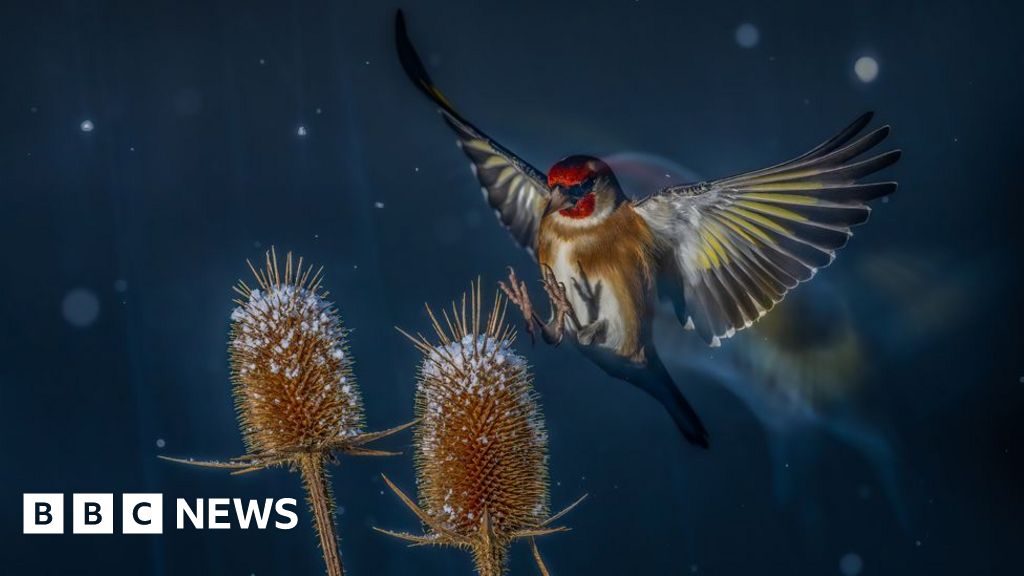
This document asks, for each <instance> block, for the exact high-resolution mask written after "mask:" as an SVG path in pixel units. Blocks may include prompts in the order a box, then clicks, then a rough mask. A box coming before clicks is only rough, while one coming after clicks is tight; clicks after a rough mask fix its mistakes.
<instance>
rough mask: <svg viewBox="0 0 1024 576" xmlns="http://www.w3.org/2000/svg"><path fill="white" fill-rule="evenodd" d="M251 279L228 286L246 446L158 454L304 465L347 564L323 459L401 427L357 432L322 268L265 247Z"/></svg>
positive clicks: (234, 374) (313, 502) (327, 554)
mask: <svg viewBox="0 0 1024 576" xmlns="http://www.w3.org/2000/svg"><path fill="white" fill-rule="evenodd" d="M249 268H250V269H251V270H252V273H253V275H254V276H255V278H256V283H257V286H256V287H255V288H250V287H249V285H248V284H246V283H245V282H244V281H240V282H239V284H238V285H237V286H236V287H235V291H236V292H238V294H239V296H240V298H239V299H236V300H235V303H236V304H237V307H236V308H235V310H234V311H233V312H232V313H231V345H230V356H231V379H232V381H233V382H234V396H235V406H236V409H237V411H238V421H239V425H240V427H241V429H242V434H243V436H244V437H245V443H246V447H247V453H246V455H245V456H242V457H239V458H234V459H232V460H230V461H227V462H217V461H194V460H191V459H189V460H182V459H177V458H165V459H166V460H172V461H175V462H182V463H186V464H193V465H198V466H205V467H212V468H224V469H229V470H233V471H234V472H233V473H234V474H241V473H245V472H252V471H255V470H261V469H263V468H267V467H270V466H288V467H290V468H292V469H298V470H299V472H300V473H301V474H302V478H303V483H304V485H305V488H306V494H307V498H308V500H309V503H310V507H311V509H312V511H313V516H314V521H315V524H316V529H317V534H318V535H319V538H320V547H321V549H322V551H323V554H324V563H325V564H326V566H327V573H328V574H329V575H331V576H341V575H342V574H344V568H343V566H342V562H341V556H340V554H339V552H338V538H337V534H336V532H335V527H334V499H333V497H332V495H331V490H330V486H329V484H328V477H327V468H326V465H327V463H328V462H332V461H334V460H335V456H336V455H337V454H339V453H345V454H352V455H372V456H385V455H392V454H394V453H392V452H384V451H379V450H372V449H368V448H365V447H364V445H365V444H366V443H368V442H372V441H374V440H378V439H380V438H383V437H385V436H389V435H391V434H394V433H396V432H399V431H401V430H403V429H405V428H408V427H409V426H411V425H412V422H410V423H409V424H405V425H403V426H399V427H396V428H392V429H390V430H385V431H383V432H373V433H365V432H363V420H364V418H363V402H362V398H361V396H360V394H359V388H358V387H357V386H356V382H355V378H354V377H353V375H352V359H351V356H350V355H349V353H348V344H347V332H346V330H345V328H344V327H343V326H342V324H341V319H340V318H339V316H338V312H337V310H336V309H335V308H334V305H333V304H332V303H331V302H330V301H328V300H327V296H328V294H327V292H326V291H324V290H323V288H322V287H321V279H322V277H321V273H322V271H323V269H322V268H321V269H319V270H317V271H315V272H314V271H313V268H312V267H304V266H303V263H302V259H301V258H299V259H298V262H297V263H293V260H292V255H291V253H290V252H289V253H288V255H287V256H286V258H285V265H284V269H283V270H282V269H281V268H279V266H278V261H277V254H276V252H275V251H274V249H273V248H272V249H271V250H270V251H269V252H267V254H266V266H265V267H264V268H263V269H261V270H257V269H256V268H255V267H253V266H252V264H251V263H250V264H249Z"/></svg>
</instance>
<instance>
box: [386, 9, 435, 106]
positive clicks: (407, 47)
mask: <svg viewBox="0 0 1024 576" xmlns="http://www.w3.org/2000/svg"><path fill="white" fill-rule="evenodd" d="M395 47H396V48H397V49H398V61H399V62H401V64H402V69H403V70H405V73H406V75H407V76H409V79H410V80H412V81H413V82H414V83H415V84H416V85H417V86H420V87H421V88H422V87H423V86H422V84H427V85H429V84H431V81H430V76H429V75H428V74H427V70H426V68H424V67H423V61H422V60H420V57H419V55H418V54H416V49H415V48H414V47H413V45H412V40H410V39H409V29H408V28H407V27H406V25H405V13H404V12H402V11H401V10H398V11H397V12H395Z"/></svg>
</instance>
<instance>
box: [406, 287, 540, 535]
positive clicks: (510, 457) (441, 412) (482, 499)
mask: <svg viewBox="0 0 1024 576" xmlns="http://www.w3.org/2000/svg"><path fill="white" fill-rule="evenodd" d="M479 298H480V295H479V292H478V291H476V290H474V291H473V293H472V304H471V306H470V310H469V314H470V317H469V318H468V319H467V317H466V314H467V309H466V302H465V297H464V298H463V303H462V309H461V311H459V310H456V309H455V308H454V305H453V317H452V318H450V317H448V314H447V312H446V313H444V318H445V321H446V323H447V325H448V330H447V331H445V330H443V329H442V328H441V327H440V324H438V323H435V328H436V330H437V335H438V338H439V339H440V342H439V343H436V344H431V343H429V342H427V341H426V340H421V341H419V342H418V347H419V348H420V349H421V350H422V351H423V352H424V359H423V361H422V363H421V365H420V371H419V384H418V389H417V395H416V412H417V417H418V418H420V423H419V425H417V427H416V432H415V450H416V464H417V480H418V486H419V497H420V504H421V507H422V508H423V509H424V510H425V511H426V513H427V514H428V515H430V516H431V517H432V518H433V519H435V520H436V521H437V522H438V523H439V524H440V525H441V526H444V527H445V529H447V530H448V531H450V532H452V533H454V534H457V535H460V536H463V537H466V538H471V539H473V538H475V537H477V536H479V535H480V533H481V526H482V525H483V523H484V522H485V518H486V521H489V522H490V524H491V527H492V530H493V537H494V538H497V539H499V540H503V539H507V538H510V537H511V535H512V534H514V533H516V532H518V531H521V530H526V529H532V528H536V527H538V526H540V525H541V524H542V523H543V522H544V521H545V520H546V519H547V517H548V512H549V510H548V509H549V503H548V466H547V433H546V431H545V429H544V421H543V417H542V414H541V410H540V406H539V404H538V401H537V396H536V394H535V392H534V390H533V381H532V376H531V375H530V373H529V370H528V367H527V364H526V360H525V359H523V357H522V356H519V355H518V354H516V352H515V351H514V350H513V349H512V341H513V339H514V333H513V332H512V331H511V330H510V329H509V328H508V327H507V326H506V325H505V324H504V322H503V319H502V318H501V317H500V316H501V312H502V311H501V307H502V305H501V301H500V298H499V299H496V301H495V305H494V308H493V309H492V311H491V315H490V317H489V318H488V319H487V322H486V326H485V327H484V328H483V329H481V326H480V322H481V318H480V309H479V308H480V302H479ZM453 318H454V319H453Z"/></svg>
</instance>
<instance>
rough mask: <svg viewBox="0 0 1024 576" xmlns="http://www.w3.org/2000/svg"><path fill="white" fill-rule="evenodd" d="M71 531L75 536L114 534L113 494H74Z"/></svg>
mask: <svg viewBox="0 0 1024 576" xmlns="http://www.w3.org/2000/svg"><path fill="white" fill-rule="evenodd" d="M71 502H72V506H73V508H72V514H71V531H72V532H74V533H75V534H113V533H114V513H113V512H114V495H113V494H74V495H73V496H72V497H71Z"/></svg>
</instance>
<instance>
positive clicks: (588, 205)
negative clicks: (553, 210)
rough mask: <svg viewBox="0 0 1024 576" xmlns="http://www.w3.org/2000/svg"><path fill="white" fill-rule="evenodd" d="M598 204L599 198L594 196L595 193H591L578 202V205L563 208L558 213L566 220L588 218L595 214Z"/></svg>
mask: <svg viewBox="0 0 1024 576" xmlns="http://www.w3.org/2000/svg"><path fill="white" fill-rule="evenodd" d="M596 204H597V197H596V196H594V193H593V192H590V193H588V194H585V195H584V196H583V197H582V198H580V199H579V200H577V201H576V204H575V205H573V206H572V207H569V208H563V209H561V210H559V211H558V213H559V214H561V215H562V216H565V217H566V218H586V217H587V216H590V215H591V214H593V213H594V206H595V205H596Z"/></svg>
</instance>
